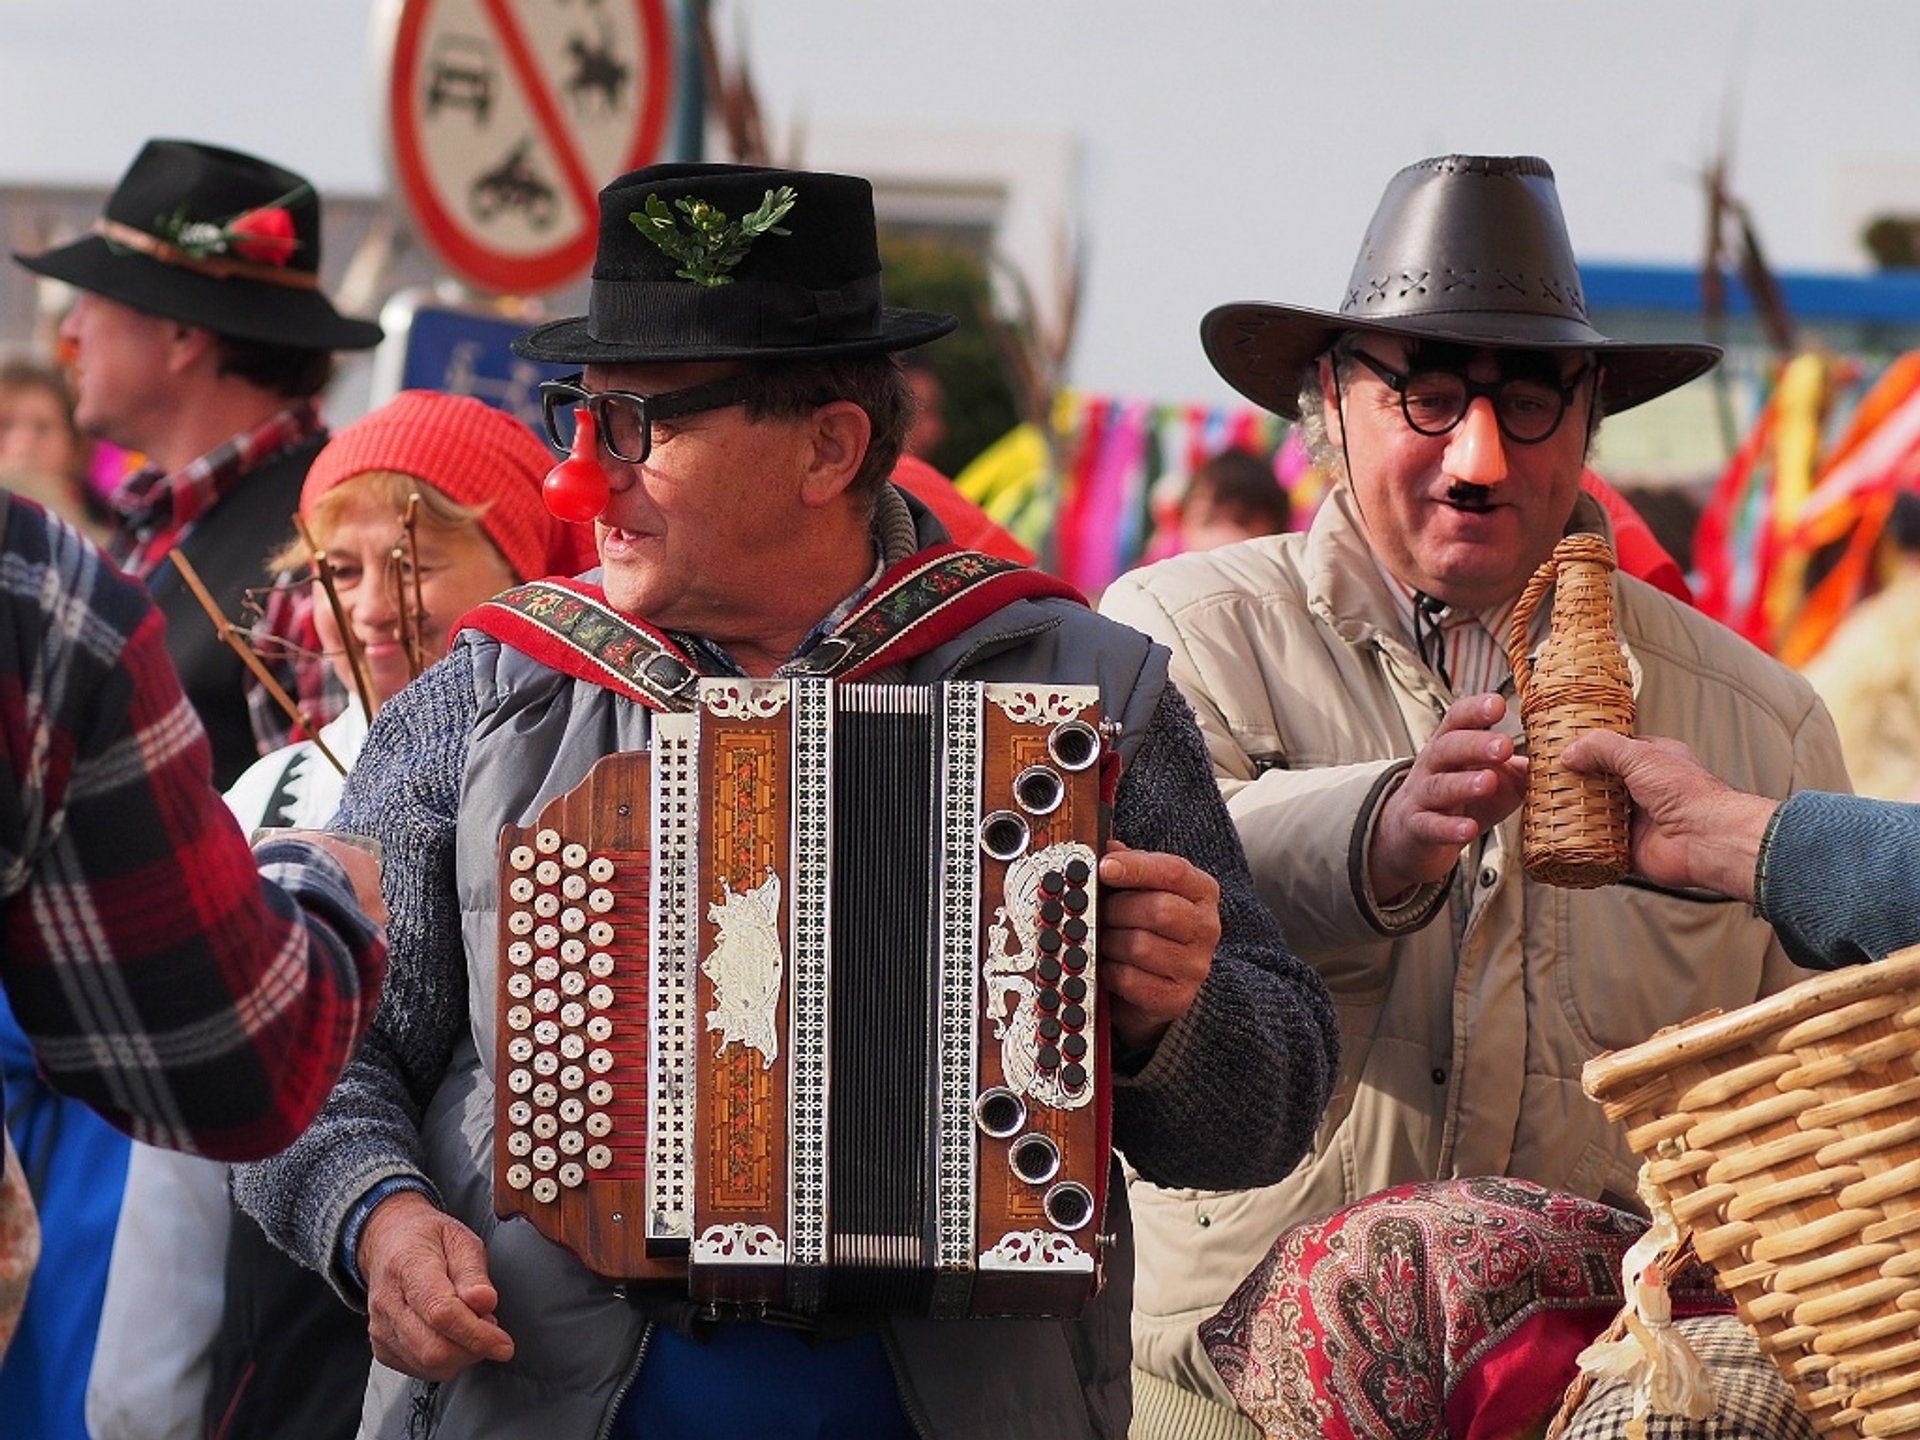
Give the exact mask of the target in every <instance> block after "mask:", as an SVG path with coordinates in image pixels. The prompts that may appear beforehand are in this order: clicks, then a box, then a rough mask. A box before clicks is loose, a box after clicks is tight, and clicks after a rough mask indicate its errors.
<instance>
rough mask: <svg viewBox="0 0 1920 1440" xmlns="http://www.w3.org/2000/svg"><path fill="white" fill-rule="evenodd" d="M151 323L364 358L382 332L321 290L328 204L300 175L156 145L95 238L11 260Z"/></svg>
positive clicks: (262, 163) (110, 205) (173, 144)
mask: <svg viewBox="0 0 1920 1440" xmlns="http://www.w3.org/2000/svg"><path fill="white" fill-rule="evenodd" d="M13 258H14V259H15V260H18V261H19V262H20V263H21V264H22V265H24V266H26V267H27V269H29V270H31V271H33V272H34V273H35V274H38V275H46V276H50V277H51V278H53V279H55V280H64V281H66V283H67V284H69V285H72V286H74V287H76V288H77V289H81V290H85V291H87V292H89V293H90V294H94V295H104V296H105V297H106V298H107V299H109V300H117V301H119V302H120V303H121V304H122V305H131V306H132V307H134V308H135V309H137V310H145V311H147V312H148V313H149V314H153V315H164V316H166V317H167V318H168V319H169V320H179V321H181V322H183V323H185V324H188V325H198V326H201V327H203V328H205V329H208V330H212V331H215V332H217V333H218V334H221V335H230V336H233V337H234V338H235V339H239V340H253V341H259V342H263V343H265V344H270V345H291V346H296V347H299V348H302V349H308V350H365V349H367V348H369V347H370V346H374V345H378V344H379V343H380V327H379V326H378V325H376V324H374V323H373V322H372V321H369V320H354V319H351V318H349V317H347V316H344V315H342V314H341V313H340V312H339V311H338V310H336V309H334V308H333V302H332V301H330V300H328V299H327V297H326V296H325V295H323V294H322V293H321V291H320V197H319V196H318V195H317V194H316V193H315V191H314V188H313V186H312V185H311V184H309V183H308V182H307V181H306V180H305V179H304V178H303V177H302V176H299V175H296V174H295V173H294V172H293V171H291V170H287V169H283V168H282V167H281V166H278V165H275V164H273V163H271V162H270V161H266V160H262V159H260V158H258V157H257V156H253V155H247V154H244V153H242V152H241V151H238V150H225V149H222V148H220V147H219V146H217V145H203V144H200V143H199V142H198V141H193V140H149V141H148V142H147V143H146V145H145V146H144V147H143V148H142V149H141V151H140V153H139V155H137V156H136V157H134V161H133V164H132V165H130V166H129V167H127V173H126V174H125V175H123V176H122V177H121V179H120V183H119V184H118V185H116V186H115V187H114V190H113V193H112V194H111V195H109V196H108V197H107V208H106V211H105V213H104V214H103V215H102V216H101V217H100V219H99V220H97V221H95V222H94V227H93V233H92V234H91V235H87V236H84V237H82V238H81V239H78V240H75V241H72V242H71V243H69V244H66V245H60V246H56V247H55V248H53V249H51V250H43V251H41V252H40V253H39V254H37V255H21V254H18V253H16V254H15V255H14V257H13Z"/></svg>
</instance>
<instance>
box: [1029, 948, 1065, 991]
mask: <svg viewBox="0 0 1920 1440" xmlns="http://www.w3.org/2000/svg"><path fill="white" fill-rule="evenodd" d="M1033 968H1034V969H1036V970H1038V971H1039V972H1040V978H1041V979H1042V980H1044V981H1046V983H1047V984H1049V985H1055V984H1058V983H1059V980H1060V962H1059V961H1058V960H1056V959H1055V958H1054V957H1053V956H1051V955H1042V956H1041V957H1040V963H1039V964H1038V965H1036V966H1034V967H1033Z"/></svg>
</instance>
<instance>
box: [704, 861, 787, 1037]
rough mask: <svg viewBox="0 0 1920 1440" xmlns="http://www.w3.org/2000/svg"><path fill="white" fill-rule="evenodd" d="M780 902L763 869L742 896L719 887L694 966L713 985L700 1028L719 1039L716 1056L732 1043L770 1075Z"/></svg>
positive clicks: (773, 879)
mask: <svg viewBox="0 0 1920 1440" xmlns="http://www.w3.org/2000/svg"><path fill="white" fill-rule="evenodd" d="M780 900H781V897H780V872H779V871H777V870H773V869H769V870H768V871H767V878H766V879H764V880H762V881H761V882H760V883H759V884H758V885H750V886H748V887H747V888H746V889H745V890H735V889H734V888H733V887H732V886H731V885H723V886H722V889H721V896H720V898H719V899H718V900H716V901H714V902H713V903H712V904H711V905H709V906H707V919H708V920H710V921H711V922H712V923H713V928H714V936H713V949H712V950H710V951H708V952H707V956H706V958H705V959H704V960H702V961H701V962H700V973H701V974H703V975H705V976H706V977H707V979H709V980H711V981H712V982H713V1009H711V1010H709V1011H707V1013H706V1015H705V1016H704V1017H703V1018H702V1023H703V1024H704V1025H705V1026H706V1028H707V1032H708V1033H709V1034H713V1033H715V1032H718V1033H719V1036H720V1039H719V1041H718V1042H717V1044H716V1053H719V1052H723V1051H725V1049H726V1048H727V1046H728V1045H730V1044H733V1043H735V1042H736V1041H737V1042H738V1043H740V1044H742V1045H744V1046H746V1047H747V1049H749V1050H752V1051H754V1052H756V1053H757V1054H758V1055H759V1056H760V1068H761V1069H762V1070H771V1069H772V1068H773V1062H774V1061H775V1060H777V1059H779V1058H780V1031H779V1029H778V1027H777V1026H776V1025H775V1024H774V1016H775V1015H776V1013H777V1012H778V1010H779V1007H780V986H781V983H782V981H783V980H784V979H785V978H786V969H787V956H786V952H785V951H784V950H783V949H781V947H780Z"/></svg>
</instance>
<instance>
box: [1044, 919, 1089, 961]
mask: <svg viewBox="0 0 1920 1440" xmlns="http://www.w3.org/2000/svg"><path fill="white" fill-rule="evenodd" d="M1067 923H1068V924H1069V925H1071V924H1072V923H1073V922H1072V921H1071V920H1069V921H1068V922H1067ZM1082 928H1084V927H1082ZM1039 944H1040V948H1041V949H1042V950H1044V951H1046V952H1047V953H1048V954H1049V955H1051V954H1052V953H1053V952H1054V951H1055V950H1058V949H1059V948H1060V932H1059V931H1058V930H1042V931H1041V932H1040V941H1039Z"/></svg>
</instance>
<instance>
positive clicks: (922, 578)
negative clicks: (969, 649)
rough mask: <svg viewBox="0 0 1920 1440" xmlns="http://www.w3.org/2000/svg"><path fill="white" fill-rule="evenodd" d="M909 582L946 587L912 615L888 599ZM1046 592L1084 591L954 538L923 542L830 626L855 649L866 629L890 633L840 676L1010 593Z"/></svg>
mask: <svg viewBox="0 0 1920 1440" xmlns="http://www.w3.org/2000/svg"><path fill="white" fill-rule="evenodd" d="M916 585H923V586H927V587H931V588H934V589H939V588H941V587H946V588H948V589H949V590H950V592H951V593H950V594H949V595H948V596H947V598H946V599H944V600H940V601H937V602H936V603H934V604H933V605H931V606H930V607H928V608H926V609H923V610H922V611H921V612H920V613H918V614H911V615H902V614H901V613H900V609H901V607H900V606H899V605H897V604H893V603H891V602H893V601H894V599H895V596H896V595H897V594H898V593H899V592H901V591H903V590H906V589H908V588H909V587H913V586H916ZM1048 598H1052V599H1059V600H1071V601H1072V602H1073V603H1074V604H1076V605H1085V604H1086V603H1087V599H1086V596H1084V595H1082V594H1081V593H1080V592H1079V591H1078V590H1076V589H1075V588H1074V587H1073V586H1071V585H1069V584H1068V583H1067V582H1066V581H1064V580H1062V579H1060V578H1058V577H1057V576H1054V575H1048V574H1046V573H1045V572H1044V571H1040V570H1033V569H1030V568H1028V567H1027V566H1024V565H1015V564H1013V563H1012V562H1011V561H1007V560H1001V559H999V558H998V557H996V556H992V555H982V554H980V553H978V552H977V551H970V550H963V549H961V548H960V547H959V546H958V545H949V544H941V545H930V546H928V547H927V548H926V549H925V550H921V551H919V552H917V553H916V554H913V555H910V556H908V557H907V558H906V559H905V560H903V561H901V562H900V563H899V564H898V565H895V566H893V567H892V568H891V569H890V570H888V571H887V572H886V573H885V574H884V575H882V576H881V577H880V581H879V583H878V584H877V585H876V586H875V587H874V591H873V593H872V594H871V595H869V596H868V597H867V598H866V599H865V600H863V601H862V602H861V603H860V604H859V605H858V606H856V607H855V609H854V611H853V613H852V614H850V615H848V616H847V618H846V620H845V621H844V622H842V623H841V625H840V627H839V628H838V629H837V630H835V631H834V634H835V636H836V637H840V638H844V639H846V640H848V641H849V642H850V643H852V644H853V645H854V646H855V647H856V648H864V646H863V644H862V642H863V640H871V639H872V638H873V632H876V631H881V630H890V631H891V632H892V633H891V634H889V635H886V636H885V638H883V639H879V641H878V643H877V644H876V645H875V646H874V648H873V649H872V651H871V653H869V654H867V655H866V656H865V658H863V659H861V660H859V661H858V662H856V663H855V664H854V665H853V666H852V667H851V668H849V669H848V670H847V671H846V672H845V674H844V677H843V678H846V679H849V680H852V679H857V678H859V677H860V676H862V675H867V674H871V673H872V672H873V671H875V670H878V669H880V668H881V667H883V666H886V665H893V664H898V663H900V662H901V661H904V660H912V659H914V658H916V657H918V656H921V655H924V654H926V653H927V652H928V651H930V650H934V649H937V648H938V647H939V646H941V645H944V644H945V643H946V642H947V641H949V640H951V639H953V638H954V637H955V636H957V635H961V634H964V633H965V632H966V631H967V630H968V629H970V628H971V627H973V626H974V625H977V624H978V623H979V622H980V621H982V620H984V619H986V618H987V617H988V616H989V615H992V614H993V613H995V612H996V611H998V610H1001V609H1004V608H1005V607H1006V606H1008V605H1011V604H1012V603H1013V602H1014V601H1016V600H1036V599H1048Z"/></svg>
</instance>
